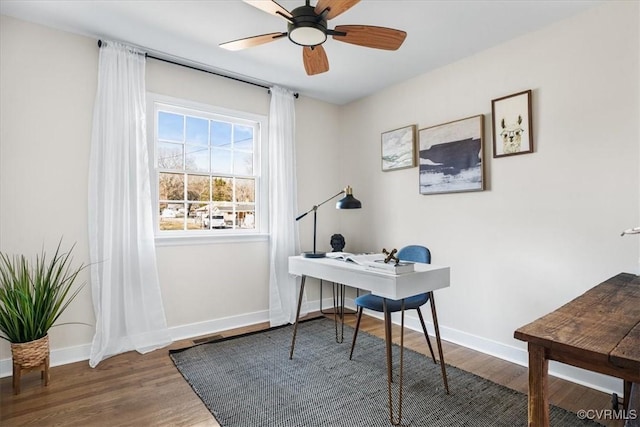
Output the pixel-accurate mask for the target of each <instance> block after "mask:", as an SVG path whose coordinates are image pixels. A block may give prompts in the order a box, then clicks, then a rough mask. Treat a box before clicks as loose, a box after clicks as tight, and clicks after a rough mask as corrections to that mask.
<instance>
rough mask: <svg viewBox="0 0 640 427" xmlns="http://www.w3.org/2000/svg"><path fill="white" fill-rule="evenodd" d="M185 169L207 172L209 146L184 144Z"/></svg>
mask: <svg viewBox="0 0 640 427" xmlns="http://www.w3.org/2000/svg"><path fill="white" fill-rule="evenodd" d="M185 150H186V152H187V154H186V155H185V159H184V163H185V169H186V170H189V171H196V172H209V148H208V147H201V146H198V145H185Z"/></svg>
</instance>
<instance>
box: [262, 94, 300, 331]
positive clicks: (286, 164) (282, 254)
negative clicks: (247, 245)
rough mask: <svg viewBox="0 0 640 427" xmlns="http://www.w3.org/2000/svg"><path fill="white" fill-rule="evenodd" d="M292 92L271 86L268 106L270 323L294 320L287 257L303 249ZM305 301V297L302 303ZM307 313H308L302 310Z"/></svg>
mask: <svg viewBox="0 0 640 427" xmlns="http://www.w3.org/2000/svg"><path fill="white" fill-rule="evenodd" d="M295 118H296V117H295V105H294V95H293V92H291V91H290V90H287V89H283V88H280V87H277V86H276V87H272V88H271V106H270V110H269V188H270V197H269V206H270V215H269V220H270V225H271V227H270V233H271V246H270V269H269V270H270V277H269V321H270V323H271V326H278V325H283V324H286V323H293V322H294V321H295V320H296V307H297V304H298V290H299V286H298V285H297V280H296V278H295V277H293V276H291V275H290V274H289V267H288V258H289V256H291V255H297V254H299V253H300V242H299V239H298V225H297V224H296V209H297V208H298V201H297V194H298V193H297V185H296V151H295ZM305 303H306V301H305V300H303V306H304V305H305ZM302 314H306V313H301V315H302Z"/></svg>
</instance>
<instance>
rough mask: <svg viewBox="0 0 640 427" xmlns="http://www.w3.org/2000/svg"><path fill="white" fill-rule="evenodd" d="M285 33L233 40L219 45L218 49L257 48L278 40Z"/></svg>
mask: <svg viewBox="0 0 640 427" xmlns="http://www.w3.org/2000/svg"><path fill="white" fill-rule="evenodd" d="M286 35H287V33H269V34H261V35H259V36H253V37H246V38H244V39H238V40H233V41H230V42H226V43H220V45H219V46H220V47H221V48H223V49H227V50H241V49H246V48H248V47H254V46H259V45H261V44H265V43H269V42H272V41H274V40H278V39H280V38H282V37H284V36H286Z"/></svg>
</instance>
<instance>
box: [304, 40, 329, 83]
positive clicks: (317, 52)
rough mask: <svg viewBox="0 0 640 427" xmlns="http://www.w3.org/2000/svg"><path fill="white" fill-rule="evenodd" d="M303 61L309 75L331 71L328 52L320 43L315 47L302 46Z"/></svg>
mask: <svg viewBox="0 0 640 427" xmlns="http://www.w3.org/2000/svg"><path fill="white" fill-rule="evenodd" d="M302 61H303V62H304V69H305V71H306V72H307V75H309V76H313V75H314V74H320V73H324V72H326V71H329V60H328V59H327V54H326V52H325V51H324V48H323V47H322V46H320V45H318V46H314V47H313V48H311V47H307V46H305V47H304V48H302Z"/></svg>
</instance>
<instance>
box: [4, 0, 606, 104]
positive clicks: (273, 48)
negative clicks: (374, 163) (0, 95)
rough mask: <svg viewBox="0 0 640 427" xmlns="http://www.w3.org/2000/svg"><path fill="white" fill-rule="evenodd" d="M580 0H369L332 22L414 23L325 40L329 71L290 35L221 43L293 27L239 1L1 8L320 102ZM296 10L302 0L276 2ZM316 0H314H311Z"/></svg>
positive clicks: (487, 42) (490, 39) (433, 64)
mask: <svg viewBox="0 0 640 427" xmlns="http://www.w3.org/2000/svg"><path fill="white" fill-rule="evenodd" d="M597 3H598V1H583V0H363V1H361V2H360V3H359V4H357V5H355V6H354V7H353V8H351V9H350V10H348V11H347V12H345V13H343V14H342V15H340V16H338V17H336V18H334V19H332V20H331V21H329V27H330V28H333V27H335V26H336V25H343V24H361V25H376V26H382V27H390V28H397V29H401V30H404V31H406V32H407V39H406V40H405V42H404V44H403V45H402V47H400V49H399V50H397V51H383V50H377V49H369V48H365V47H360V46H355V45H351V44H347V43H341V42H338V41H336V40H333V39H331V38H329V40H328V41H327V42H325V44H324V48H325V50H326V53H327V56H328V58H329V64H330V70H329V71H328V72H327V73H323V74H319V75H315V76H307V75H306V73H305V71H304V66H303V64H302V48H301V47H300V46H297V45H294V44H293V43H291V42H290V41H289V40H288V39H287V38H282V39H279V40H277V41H274V42H271V43H269V44H265V45H261V46H257V47H253V48H250V49H246V50H243V51H237V52H231V51H226V50H224V49H221V48H219V47H218V44H219V43H222V42H226V41H230V40H235V39H239V38H244V37H249V36H253V35H258V34H265V33H271V32H284V31H286V21H285V20H284V19H282V18H279V17H277V16H273V15H270V14H267V13H265V12H263V11H261V10H259V9H257V8H255V7H253V6H250V5H249V4H246V3H244V2H242V1H240V0H212V1H205V0H197V1H191V0H162V1H151V0H138V1H131V0H129V1H121V0H108V1H107V0H71V1H53V0H46V1H37V0H31V1H24V0H1V1H0V13H1V14H4V15H9V16H13V17H17V18H20V19H24V20H27V21H33V22H36V23H40V24H43V25H47V26H51V27H54V28H59V29H62V30H66V31H71V32H74V33H79V34H82V35H87V36H91V37H94V38H96V39H99V38H101V39H105V40H117V41H122V42H125V43H129V44H132V45H136V46H139V47H142V48H144V49H146V50H147V51H149V52H151V53H153V54H154V55H156V56H163V57H167V58H173V59H179V60H184V61H185V62H193V63H197V64H200V65H201V66H203V67H206V68H208V69H211V70H214V71H221V72H223V73H226V74H230V75H234V76H241V77H245V78H246V79H247V80H251V81H254V82H258V83H262V84H264V85H267V86H269V85H271V84H278V85H281V86H285V87H288V88H291V89H294V90H296V91H298V92H300V93H301V94H303V95H306V96H310V97H313V98H317V99H320V100H323V101H327V102H331V103H335V104H345V103H348V102H350V101H353V100H356V99H359V98H361V97H363V96H366V95H369V94H371V93H374V92H376V91H378V90H380V89H382V88H385V87H387V86H390V85H392V84H394V83H397V82H400V81H403V80H406V79H408V78H411V77H414V76H417V75H420V74H424V73H426V72H428V71H430V70H433V69H436V68H439V67H442V66H443V65H446V64H448V63H452V62H454V61H457V60H459V59H461V58H464V57H467V56H470V55H473V54H474V53H476V52H479V51H482V50H484V49H487V48H489V47H492V46H495V45H498V44H500V43H502V42H504V41H506V40H509V39H513V38H515V37H517V36H519V35H522V34H525V33H528V32H531V31H535V30H537V29H539V28H541V27H544V26H546V25H549V24H551V23H552V22H555V21H559V20H562V19H564V18H567V17H569V16H571V15H574V14H576V13H579V12H581V11H583V10H585V9H587V8H588V7H592V6H594V5H596V4H597ZM279 4H281V5H282V6H283V7H285V8H286V9H287V10H292V9H294V8H296V7H298V6H300V5H302V4H304V0H282V1H279ZM313 4H315V0H312V5H313Z"/></svg>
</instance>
